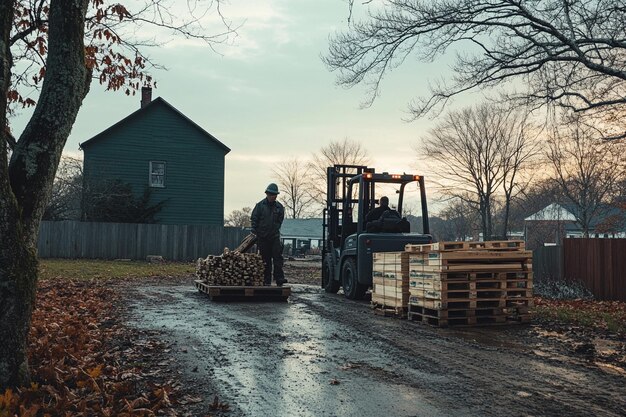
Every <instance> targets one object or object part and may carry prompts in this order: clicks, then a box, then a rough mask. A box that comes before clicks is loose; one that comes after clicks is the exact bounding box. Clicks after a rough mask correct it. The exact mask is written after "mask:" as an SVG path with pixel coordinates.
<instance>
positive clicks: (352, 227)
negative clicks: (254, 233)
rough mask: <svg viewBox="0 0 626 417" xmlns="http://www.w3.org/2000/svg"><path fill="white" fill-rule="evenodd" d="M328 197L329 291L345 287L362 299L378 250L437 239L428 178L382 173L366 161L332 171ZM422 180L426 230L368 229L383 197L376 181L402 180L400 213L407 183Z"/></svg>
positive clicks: (325, 261) (325, 284)
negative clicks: (432, 229)
mask: <svg viewBox="0 0 626 417" xmlns="http://www.w3.org/2000/svg"><path fill="white" fill-rule="evenodd" d="M326 174H327V176H326V178H327V197H326V207H325V208H324V212H323V235H322V239H323V240H322V283H321V286H322V288H324V290H325V291H326V292H327V293H333V294H336V293H337V292H338V291H339V289H340V288H341V287H343V292H344V295H345V296H346V298H349V299H352V300H359V299H362V298H363V297H364V296H365V294H366V292H367V290H368V289H369V288H371V287H372V263H373V254H374V252H399V251H404V247H405V245H406V244H409V243H410V244H427V243H431V242H432V236H431V235H430V230H429V225H428V208H427V205H426V190H425V188H424V177H422V176H420V175H412V174H389V173H387V172H383V173H376V171H375V169H374V168H369V167H367V166H362V165H334V166H332V167H328V168H327V169H326ZM411 183H416V184H417V187H418V188H419V193H420V203H421V209H422V223H423V233H411V232H410V230H406V229H408V222H406V219H403V220H404V222H405V223H406V224H407V227H406V229H405V230H402V231H398V229H396V230H394V231H391V232H390V231H386V230H382V231H380V232H371V231H370V232H368V231H367V225H366V224H365V218H366V216H367V213H369V211H370V210H372V209H373V208H374V207H375V205H376V203H377V202H378V200H377V199H376V197H375V196H376V194H375V191H376V184H396V185H397V186H398V189H397V190H396V193H397V194H398V203H397V209H396V210H397V213H398V214H399V215H400V216H401V215H402V203H403V199H404V193H405V190H406V187H407V185H409V184H411Z"/></svg>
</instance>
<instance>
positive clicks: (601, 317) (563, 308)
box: [535, 297, 626, 334]
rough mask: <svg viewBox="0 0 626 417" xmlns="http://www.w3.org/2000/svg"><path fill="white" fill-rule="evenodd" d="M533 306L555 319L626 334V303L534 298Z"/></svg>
mask: <svg viewBox="0 0 626 417" xmlns="http://www.w3.org/2000/svg"><path fill="white" fill-rule="evenodd" d="M535 306H536V307H537V308H538V309H542V310H543V311H548V312H551V313H552V314H553V316H554V317H555V318H558V317H564V316H566V317H570V318H571V319H572V320H574V321H577V322H579V323H578V324H584V325H590V326H593V327H594V328H597V329H603V330H610V331H613V332H615V333H618V334H619V333H622V334H626V302H623V301H596V300H583V299H575V300H551V299H547V298H541V297H535Z"/></svg>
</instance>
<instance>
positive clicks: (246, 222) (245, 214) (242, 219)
mask: <svg viewBox="0 0 626 417" xmlns="http://www.w3.org/2000/svg"><path fill="white" fill-rule="evenodd" d="M251 214H252V208H251V207H244V208H242V209H241V210H233V211H232V212H231V213H230V214H229V215H228V216H226V221H225V222H224V226H230V227H250V225H251V220H250V215H251Z"/></svg>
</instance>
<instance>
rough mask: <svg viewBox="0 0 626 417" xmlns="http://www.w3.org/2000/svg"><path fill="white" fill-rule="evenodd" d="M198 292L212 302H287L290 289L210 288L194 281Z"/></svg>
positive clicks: (259, 287) (199, 281) (261, 287)
mask: <svg viewBox="0 0 626 417" xmlns="http://www.w3.org/2000/svg"><path fill="white" fill-rule="evenodd" d="M194 284H195V286H196V288H197V289H198V291H200V292H202V293H204V294H207V295H208V296H209V299H210V300H213V301H287V298H289V296H290V295H291V287H264V286H255V287H252V286H211V285H207V284H206V283H204V282H202V281H201V280H195V281H194Z"/></svg>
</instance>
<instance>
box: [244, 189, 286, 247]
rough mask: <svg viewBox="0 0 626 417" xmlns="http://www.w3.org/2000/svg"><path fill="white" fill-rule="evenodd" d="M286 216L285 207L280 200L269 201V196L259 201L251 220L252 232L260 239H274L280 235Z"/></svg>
mask: <svg viewBox="0 0 626 417" xmlns="http://www.w3.org/2000/svg"><path fill="white" fill-rule="evenodd" d="M284 218H285V208H284V207H283V205H282V204H280V203H279V202H278V201H275V202H274V204H271V205H270V203H269V201H267V198H264V199H263V200H261V201H259V202H258V203H257V204H256V206H254V210H252V215H251V216H250V220H251V221H252V233H254V234H255V235H257V236H258V237H259V239H274V238H278V237H280V226H282V224H283V220H284Z"/></svg>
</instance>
